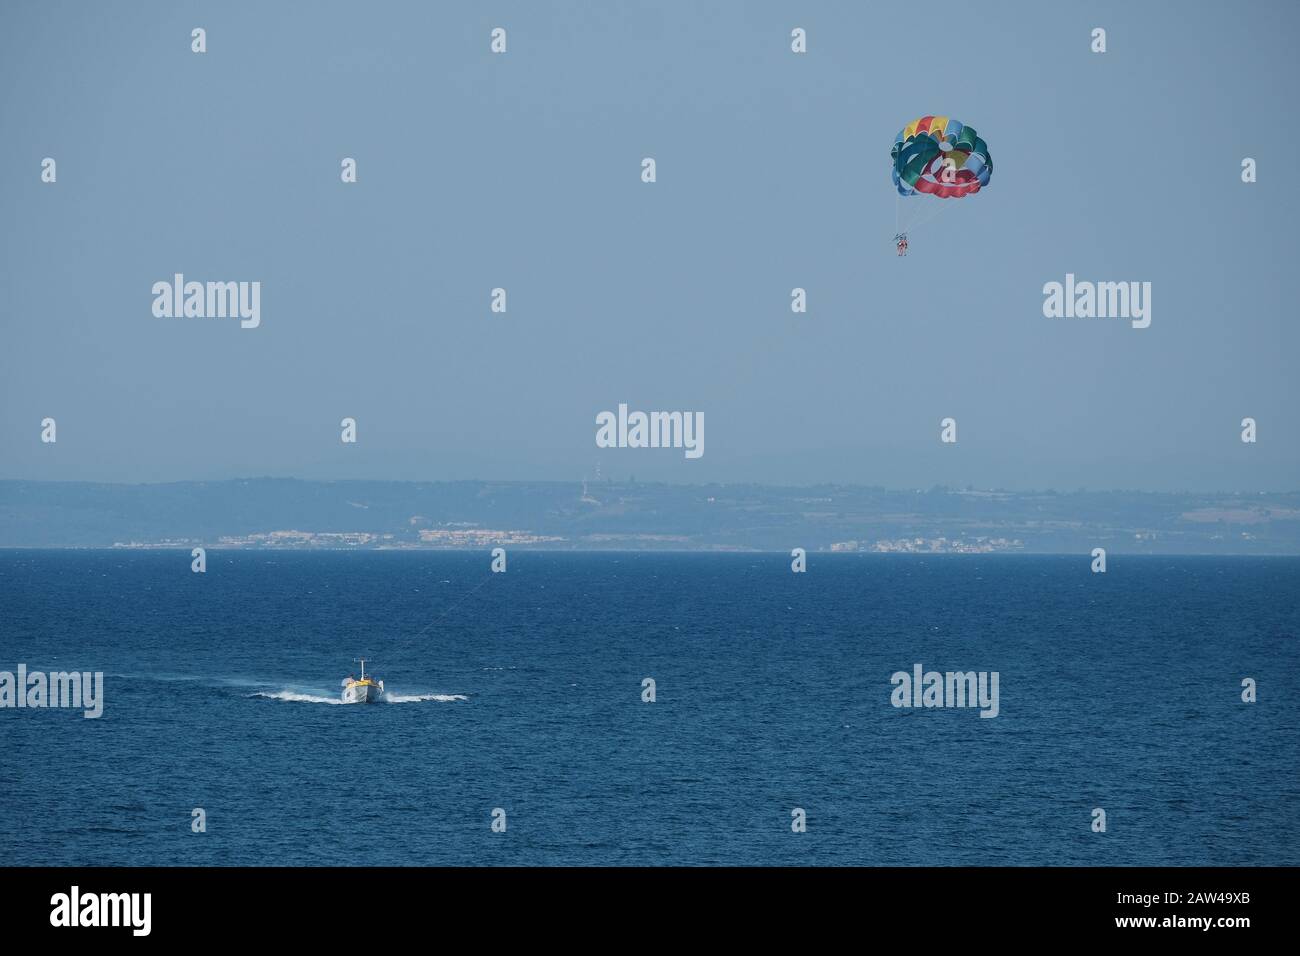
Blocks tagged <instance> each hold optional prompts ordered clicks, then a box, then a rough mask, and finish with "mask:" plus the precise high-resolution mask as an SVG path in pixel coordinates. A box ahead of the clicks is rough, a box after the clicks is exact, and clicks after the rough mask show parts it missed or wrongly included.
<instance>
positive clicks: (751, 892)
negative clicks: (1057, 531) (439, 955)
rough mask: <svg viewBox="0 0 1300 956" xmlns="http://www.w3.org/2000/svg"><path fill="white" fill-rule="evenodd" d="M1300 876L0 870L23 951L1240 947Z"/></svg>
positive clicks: (1230, 871) (1275, 926)
mask: <svg viewBox="0 0 1300 956" xmlns="http://www.w3.org/2000/svg"><path fill="white" fill-rule="evenodd" d="M1295 876H1296V871H1294V870H1289V869H1284V868H1268V869H1240V868H1213V869H1212V868H1150V869H1145V868H1107V869H1100V868H1098V869H1049V868H1029V867H1026V868H963V869H958V868H945V869H928V868H905V869H904V868H900V869H761V868H755V869H669V868H664V869H580V868H557V869H471V868H466V869H402V868H375V869H365V868H346V869H344V868H337V869H287V868H286V869H266V868H261V869H254V868H230V869H195V868H176V869H166V868H132V869H56V868H9V869H6V870H0V886H2V887H3V896H2V897H0V925H3V927H4V929H3V932H4V936H5V939H6V942H12V941H15V940H17V939H22V938H26V937H29V936H43V937H45V938H47V939H49V940H51V941H53V940H54V939H56V938H57V937H58V936H60V935H62V936H65V937H66V936H67V935H68V934H70V933H74V932H75V933H76V934H77V936H78V939H79V940H80V941H82V942H86V941H89V940H91V939H105V940H107V939H109V938H110V937H117V938H121V939H124V940H125V939H131V938H132V937H134V938H138V939H155V940H164V941H167V942H205V943H207V942H239V941H242V942H245V943H248V942H250V941H251V940H256V941H257V943H258V945H259V946H260V945H263V944H265V943H267V942H271V941H284V942H294V943H298V944H303V943H309V942H321V943H333V944H335V945H338V944H340V942H341V941H344V940H348V939H357V938H363V937H366V936H367V935H368V934H372V933H378V934H382V936H384V937H390V938H394V939H397V938H414V939H417V940H418V939H422V938H424V939H433V938H439V939H443V940H444V941H445V940H446V939H448V938H450V937H453V936H459V935H461V932H462V931H463V932H466V933H471V934H472V933H473V932H479V933H481V932H483V931H484V930H489V931H493V932H496V931H506V932H508V933H510V934H511V935H513V934H514V933H515V932H523V931H527V929H528V927H529V926H532V927H535V928H537V929H539V930H540V929H541V928H542V927H549V930H548V934H549V933H553V932H555V931H559V930H562V931H563V933H564V934H565V936H566V938H568V939H571V940H579V939H583V938H589V937H590V938H603V939H606V940H607V941H610V942H612V941H613V939H614V938H611V937H609V936H608V935H607V934H608V932H609V930H611V929H613V930H615V931H619V930H618V927H619V926H622V930H621V932H626V933H627V934H630V935H629V936H628V939H629V940H631V939H635V938H641V937H644V934H647V933H648V934H650V935H651V937H653V938H655V939H658V940H660V942H661V943H666V942H668V941H670V940H671V939H678V940H680V939H681V937H680V936H674V937H664V936H661V935H659V934H661V933H664V932H665V931H668V930H678V929H680V930H683V931H684V930H686V929H687V928H688V927H696V926H698V927H699V934H698V935H696V936H695V938H696V939H697V940H698V938H699V936H700V935H705V936H707V935H715V934H729V935H730V936H732V937H733V939H734V938H740V939H744V938H748V937H751V936H755V937H760V938H768V937H770V936H771V935H772V934H775V935H776V936H782V935H784V934H786V933H790V934H794V935H796V936H797V934H798V933H799V932H809V931H813V932H816V933H818V934H820V933H823V932H840V931H843V932H851V933H853V934H854V935H855V936H856V937H858V938H869V939H872V940H889V939H895V938H897V939H900V940H903V939H908V938H911V939H914V940H918V941H919V940H924V939H932V940H935V941H939V940H943V939H946V938H950V937H951V938H965V939H967V941H968V942H969V943H970V944H971V945H975V944H976V943H977V941H981V940H982V941H990V940H1004V939H1015V938H1018V937H1021V936H1024V937H1027V938H1028V937H1041V935H1042V934H1044V933H1047V934H1050V935H1051V936H1060V937H1063V938H1071V937H1076V936H1096V935H1103V934H1104V935H1107V936H1114V937H1122V936H1125V935H1132V936H1134V937H1136V938H1139V939H1140V938H1147V939H1152V938H1154V939H1162V938H1170V939H1178V940H1180V941H1186V940H1187V939H1188V938H1189V937H1191V936H1199V937H1201V938H1204V939H1206V940H1215V941H1216V942H1228V943H1229V944H1230V943H1231V941H1232V940H1234V939H1238V938H1240V937H1238V936H1236V934H1239V933H1243V932H1245V933H1250V932H1253V931H1258V930H1265V931H1267V930H1269V929H1271V930H1272V931H1273V932H1277V931H1278V930H1280V929H1282V928H1283V925H1284V923H1285V922H1286V917H1285V916H1284V915H1283V913H1282V910H1283V907H1284V906H1285V904H1286V900H1287V892H1286V891H1285V890H1284V888H1283V887H1284V886H1286V885H1289V884H1290V883H1291V882H1292V881H1293V880H1294V877H1295ZM73 887H76V890H75V897H74V890H73ZM103 894H114V895H113V896H110V897H107V898H106V897H105V896H104V895H103ZM122 894H128V895H122ZM129 894H140V895H129ZM143 894H149V895H148V898H147V902H148V906H147V909H146V907H145V901H146V898H145V897H144V896H143ZM74 901H75V903H76V906H75V907H74V905H73V904H74ZM74 912H75V916H74ZM146 916H147V920H146ZM74 922H75V923H77V924H82V923H84V922H108V923H113V922H116V923H117V924H118V925H117V926H116V927H114V926H98V927H88V926H85V925H78V926H76V927H74V926H73V925H72V923H74ZM55 923H60V924H62V925H57V926H56V925H54V924H55ZM146 928H147V930H148V933H147V935H145V934H144V933H143V932H142V931H143V930H144V929H146ZM431 933H432V934H433V935H432V936H430V934H431ZM692 933H695V930H692ZM358 934H360V936H358ZM1171 934H1172V935H1171ZM615 938H616V937H615Z"/></svg>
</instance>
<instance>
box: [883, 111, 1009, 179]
mask: <svg viewBox="0 0 1300 956" xmlns="http://www.w3.org/2000/svg"><path fill="white" fill-rule="evenodd" d="M889 155H890V156H891V157H893V160H894V169H893V179H894V186H895V187H897V189H898V193H899V195H900V196H915V195H916V194H917V193H929V194H930V195H932V196H938V197H939V198H940V199H959V198H961V197H962V196H969V195H971V194H973V193H977V192H979V191H980V190H981V189H982V188H983V187H985V186H987V185H988V184H989V177H991V176H992V175H993V159H992V158H991V157H990V156H989V148H988V145H987V144H986V143H985V142H984V140H982V139H980V138H979V136H977V135H976V133H975V129H974V127H971V126H966V125H964V124H962V123H959V122H957V120H955V119H950V118H949V117H947V116H922V117H921V118H920V119H917V120H913V121H912V122H910V123H908V124H907V125H906V126H904V127H903V129H902V130H901V131H900V132H899V134H898V136H897V137H896V138H895V139H894V148H893V149H892V150H890V153H889Z"/></svg>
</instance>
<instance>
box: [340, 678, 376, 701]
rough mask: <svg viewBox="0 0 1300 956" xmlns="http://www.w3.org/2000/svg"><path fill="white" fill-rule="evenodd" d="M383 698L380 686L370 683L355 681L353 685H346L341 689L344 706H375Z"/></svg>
mask: <svg viewBox="0 0 1300 956" xmlns="http://www.w3.org/2000/svg"><path fill="white" fill-rule="evenodd" d="M383 697H384V689H383V687H382V685H380V684H374V683H371V682H370V681H366V682H365V683H362V682H360V681H357V682H356V683H353V684H347V685H346V686H344V688H343V703H345V704H377V703H379V702H380V701H381V700H382V699H383Z"/></svg>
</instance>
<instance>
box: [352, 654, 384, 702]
mask: <svg viewBox="0 0 1300 956" xmlns="http://www.w3.org/2000/svg"><path fill="white" fill-rule="evenodd" d="M357 663H359V664H360V665H361V679H360V680H357V679H356V678H355V677H353V676H350V675H349V676H348V677H347V678H346V679H345V680H344V681H343V703H345V704H377V703H379V702H380V701H381V700H383V698H384V682H383V681H377V680H375V679H374V678H373V677H367V676H366V659H365V658H364V657H360V658H357Z"/></svg>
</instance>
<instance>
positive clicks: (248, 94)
mask: <svg viewBox="0 0 1300 956" xmlns="http://www.w3.org/2000/svg"><path fill="white" fill-rule="evenodd" d="M1298 10H1300V7H1297V5H1296V4H1294V3H1290V2H1285V3H1284V2H1276V3H1232V4H1229V3H1226V2H1223V3H1216V4H1206V3H1141V4H1136V3H1131V2H1119V3H1088V4H1068V5H1067V4H1063V3H1038V2H1032V3H1031V2H1023V3H1014V4H1013V3H1002V2H999V3H992V4H986V5H972V4H971V3H969V2H960V3H932V4H928V5H926V6H924V7H921V8H918V7H915V6H907V5H899V4H870V5H868V4H864V3H850V2H842V3H743V4H742V3H739V2H735V3H708V4H697V3H685V2H672V3H659V4H650V3H619V4H597V3H581V4H579V3H541V2H527V3H468V2H467V3H455V4H451V3H436V4H435V3H410V4H395V3H356V4H354V3H347V4H332V3H328V4H327V3H311V4H307V3H301V4H293V5H291V4H288V3H274V4H271V3H240V4H231V3H211V4H200V3H171V2H166V3H163V2H154V3H134V2H133V3H126V2H116V3H89V2H86V3H47V2H41V3H36V2H17V3H15V2H6V3H4V4H3V6H0V134H2V135H0V236H2V240H0V241H2V242H3V245H2V246H0V376H2V378H3V392H2V397H3V402H2V404H0V477H4V478H50V479H90V480H110V481H164V480H175V479H217V478H227V477H235V476H248V475H284V476H291V475H292V476H299V477H306V478H345V477H365V478H409V479H448V478H475V477H477V478H497V479H574V480H576V479H579V478H581V477H582V476H583V475H587V476H594V474H595V469H596V463H597V461H599V463H600V468H601V470H602V474H604V475H609V476H615V477H626V476H628V475H629V474H634V475H635V476H636V477H637V478H638V479H640V480H653V479H663V480H669V481H713V480H721V481H748V480H756V481H774V482H795V483H804V482H812V481H822V480H833V481H845V482H861V483H866V484H883V485H887V486H897V487H907V486H926V487H928V486H930V485H933V484H939V483H946V484H953V485H965V484H968V483H970V484H974V485H977V486H1001V487H1008V488H1033V487H1045V486H1053V487H1057V488H1076V487H1080V486H1085V487H1089V488H1116V487H1124V488H1147V489H1153V490H1154V489H1242V490H1257V489H1276V490H1284V489H1295V488H1297V487H1298V486H1300V481H1297V478H1298V477H1300V452H1298V449H1300V424H1298V423H1297V418H1296V414H1297V411H1300V409H1298V407H1297V405H1298V403H1297V401H1296V397H1297V384H1296V382H1297V375H1296V369H1295V366H1296V356H1297V346H1298V345H1300V334H1298V333H1297V329H1296V324H1297V321H1300V316H1298V315H1297V308H1296V305H1295V294H1294V290H1295V285H1294V272H1295V269H1296V260H1297V251H1298V243H1297V238H1296V225H1295V224H1296V221H1297V202H1296V196H1297V192H1296V186H1295V183H1294V179H1293V176H1294V169H1293V167H1294V162H1295V157H1296V155H1297V153H1298V152H1300V149H1298V147H1300V132H1298V127H1297V123H1296V104H1295V99H1294V95H1295V92H1296V90H1297V89H1300V83H1298V82H1297V80H1298V79H1300V77H1298V76H1297V74H1298V72H1300V67H1298V66H1297V63H1300V58H1297V57H1296V55H1295V49H1296V43H1297V27H1298V26H1300V13H1298V12H1297V11H1298ZM196 26H202V27H204V28H206V30H207V33H208V52H207V53H206V54H203V55H196V54H194V53H191V52H190V30H191V28H193V27H196ZM495 26H502V27H504V28H506V29H507V30H508V36H509V52H508V53H506V54H505V55H503V56H494V55H492V54H491V53H490V52H489V49H488V44H489V31H490V30H491V28H493V27H495ZM795 26H801V27H804V28H805V29H807V31H808V36H809V41H808V43H809V52H808V53H807V54H806V55H802V56H798V55H794V54H792V53H791V52H790V49H789V43H790V38H789V34H790V30H791V28H793V27H795ZM1096 26H1101V27H1104V28H1105V29H1106V30H1107V31H1108V47H1109V50H1108V52H1107V53H1105V54H1102V55H1098V54H1094V53H1092V52H1090V50H1089V34H1090V31H1091V29H1092V28H1093V27H1096ZM927 113H937V114H947V115H951V116H953V117H956V118H958V119H960V120H962V121H963V122H965V123H967V124H969V125H972V126H974V127H975V128H976V129H977V130H978V131H979V133H980V135H982V136H983V137H984V138H985V139H986V140H987V142H988V144H989V149H990V151H991V154H992V157H993V163H994V174H993V180H992V183H991V184H990V186H989V187H988V189H987V190H985V191H984V192H982V193H980V194H979V195H977V196H974V197H972V198H970V199H969V200H963V201H958V202H955V203H953V204H952V208H950V209H947V210H946V211H945V212H944V214H943V215H942V216H940V217H939V218H938V219H936V220H935V221H934V222H933V223H931V224H929V225H928V226H922V227H921V228H919V229H917V230H916V231H915V233H914V234H913V244H912V253H911V255H910V256H909V257H908V258H906V259H899V258H897V257H896V256H895V255H894V254H893V248H892V246H891V244H890V237H891V236H892V234H893V232H894V222H895V205H896V199H895V193H894V191H893V188H892V186H891V185H890V181H889V147H890V145H891V143H892V141H893V138H894V135H895V134H896V133H897V132H898V130H899V128H900V127H901V126H902V125H903V124H904V123H905V122H906V121H908V120H910V119H913V118H915V117H917V116H920V115H924V114H927ZM46 156H49V157H53V158H55V159H56V160H57V162H58V182H57V184H55V185H48V184H43V183H41V182H40V178H39V174H40V163H41V160H42V158H43V157H46ZM345 156H351V157H355V158H356V159H357V161H358V164H359V180H360V181H359V182H358V183H357V184H355V185H344V184H342V183H341V182H340V179H339V172H340V166H339V163H340V160H341V159H342V158H343V157H345ZM645 156H652V157H654V158H655V159H656V160H657V163H658V180H659V181H658V182H657V183H655V184H653V185H646V184H643V183H642V182H641V181H640V162H641V159H642V157H645ZM1247 156H1249V157H1253V158H1254V159H1256V160H1257V161H1258V163H1259V182H1258V183H1256V184H1253V185H1244V184H1243V183H1242V182H1241V181H1240V163H1241V160H1242V158H1243V157H1247ZM933 201H936V202H938V200H933ZM175 272H183V273H185V275H186V277H187V278H189V279H197V280H259V281H261V282H262V286H263V288H262V322H261V327H260V328H258V329H249V330H244V329H240V328H239V326H238V323H237V322H235V321H232V320H199V319H190V320H184V319H158V318H155V317H154V316H153V315H152V312H151V305H152V301H153V296H152V295H151V292H150V287H151V286H152V284H153V283H154V282H155V281H158V280H169V279H170V277H171V276H172V274H173V273H175ZM1067 272H1073V273H1075V274H1076V275H1077V276H1078V277H1079V278H1080V279H1091V280H1112V281H1118V280H1139V281H1150V282H1151V283H1152V284H1153V291H1152V323H1151V327H1150V328H1148V329H1145V330H1136V329H1133V328H1131V327H1130V326H1129V324H1128V322H1126V321H1118V320H1101V319H1095V320H1091V321H1087V320H1083V321H1071V320H1050V319H1047V318H1044V316H1043V314H1042V303H1043V294H1042V287H1043V284H1044V283H1046V282H1049V281H1053V280H1055V281H1061V280H1062V279H1063V278H1064V276H1065V274H1066V273H1067ZM494 286H504V287H505V288H506V289H507V290H508V295H509V312H508V313H507V314H506V315H504V316H502V315H493V314H491V313H490V312H489V309H488V304H489V291H490V290H491V289H492V288H493V287H494ZM795 286H802V287H804V288H806V289H807V290H808V296H809V312H808V313H807V314H806V315H802V316H800V315H794V314H792V313H791V311H790V307H789V302H790V290H791V289H792V288H793V287H795ZM619 402H627V403H629V404H630V405H631V407H632V408H634V409H643V410H647V411H649V410H673V409H678V410H689V411H701V412H703V413H704V415H705V423H706V425H705V449H706V450H705V455H704V457H703V458H701V459H699V460H695V461H688V460H686V459H685V458H684V456H683V455H682V453H681V451H674V450H620V451H611V450H599V449H597V448H596V447H595V431H596V428H595V416H596V413H597V412H599V411H601V410H605V409H614V408H616V407H617V405H618V403H619ZM949 415H950V416H953V417H955V418H956V419H957V421H958V428H959V431H958V437H959V442H958V444H957V445H956V446H945V445H941V444H940V443H939V440H938V435H939V421H940V419H941V418H943V417H945V416H949ZM46 416H52V417H54V418H55V419H57V422H58V429H59V430H58V443H57V444H56V445H46V444H42V443H41V442H40V440H39V428H40V421H41V419H42V418H44V417H46ZM344 416H352V417H355V418H356V419H357V420H358V423H359V428H360V441H359V443H358V444H357V445H355V446H345V445H343V444H341V443H340V441H339V427H338V426H339V421H340V419H341V418H343V417H344ZM1245 416H1252V417H1254V418H1256V419H1257V420H1258V422H1259V429H1260V440H1259V442H1258V443H1257V444H1255V445H1253V446H1252V445H1244V444H1242V442H1241V441H1240V438H1239V433H1240V427H1239V422H1240V421H1241V419H1242V418H1243V417H1245Z"/></svg>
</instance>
